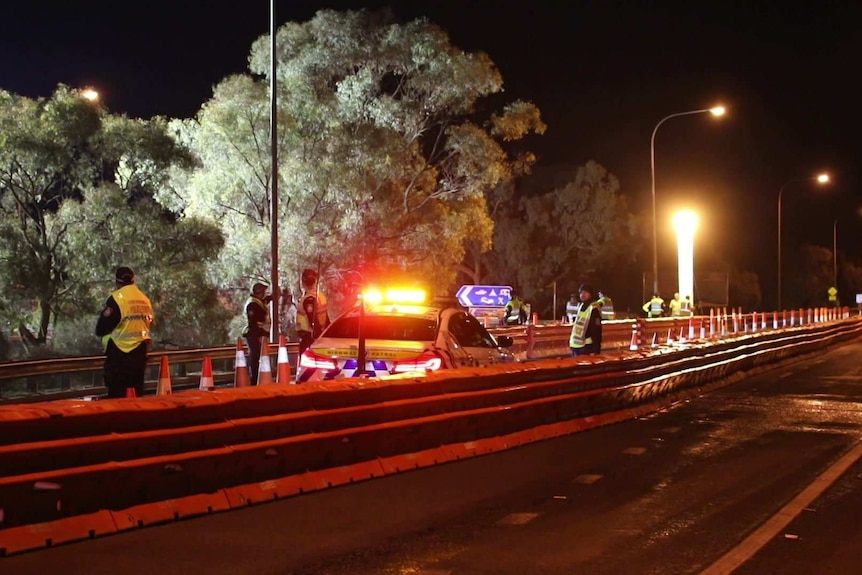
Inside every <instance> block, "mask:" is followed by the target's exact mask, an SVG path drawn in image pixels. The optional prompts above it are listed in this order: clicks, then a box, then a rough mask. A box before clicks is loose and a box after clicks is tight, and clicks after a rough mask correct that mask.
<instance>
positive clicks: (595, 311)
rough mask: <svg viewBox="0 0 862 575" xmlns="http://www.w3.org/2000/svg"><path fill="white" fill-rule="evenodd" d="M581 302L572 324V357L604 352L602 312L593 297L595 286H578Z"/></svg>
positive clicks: (570, 338) (570, 346)
mask: <svg viewBox="0 0 862 575" xmlns="http://www.w3.org/2000/svg"><path fill="white" fill-rule="evenodd" d="M578 297H580V300H581V303H580V304H579V306H578V312H577V313H576V314H575V322H574V323H573V324H572V333H571V335H570V336H569V348H570V349H571V350H572V357H577V356H579V355H589V354H599V353H601V352H602V312H601V310H600V309H599V305H598V303H596V301H595V298H594V297H593V288H592V287H590V286H589V285H587V284H584V285H582V286H581V287H580V288H578Z"/></svg>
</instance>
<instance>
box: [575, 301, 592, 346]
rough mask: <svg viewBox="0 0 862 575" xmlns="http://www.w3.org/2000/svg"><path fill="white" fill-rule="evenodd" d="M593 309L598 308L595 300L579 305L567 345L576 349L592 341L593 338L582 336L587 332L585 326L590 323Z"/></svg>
mask: <svg viewBox="0 0 862 575" xmlns="http://www.w3.org/2000/svg"><path fill="white" fill-rule="evenodd" d="M593 310H596V311H598V310H599V305H598V304H597V303H596V302H593V303H590V304H582V305H581V306H580V309H579V310H578V312H577V313H576V314H575V322H574V325H572V335H571V336H569V347H573V348H575V349H578V348H582V347H584V346H585V345H589V344H591V343H593V338H591V337H584V336H585V335H586V333H587V326H588V325H590V319H591V318H592V316H593Z"/></svg>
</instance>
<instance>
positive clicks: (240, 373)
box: [233, 337, 251, 387]
mask: <svg viewBox="0 0 862 575" xmlns="http://www.w3.org/2000/svg"><path fill="white" fill-rule="evenodd" d="M233 385H234V387H248V386H250V385H251V378H250V376H249V374H248V362H246V360H245V348H244V347H243V345H242V338H241V337H238V338H236V361H234V376H233Z"/></svg>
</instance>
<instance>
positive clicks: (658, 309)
mask: <svg viewBox="0 0 862 575" xmlns="http://www.w3.org/2000/svg"><path fill="white" fill-rule="evenodd" d="M643 310H644V311H645V312H646V314H647V317H661V316H662V314H663V313H664V300H663V299H661V296H660V295H658V292H656V293H654V294H653V296H652V299H651V300H649V301H648V302H646V303H645V304H644V305H643Z"/></svg>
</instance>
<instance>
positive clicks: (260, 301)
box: [242, 282, 272, 385]
mask: <svg viewBox="0 0 862 575" xmlns="http://www.w3.org/2000/svg"><path fill="white" fill-rule="evenodd" d="M268 287H269V286H267V285H266V284H262V283H260V282H258V283H256V284H254V285H253V286H252V287H251V294H250V295H249V298H248V301H246V302H245V317H246V320H247V324H246V327H245V329H244V330H243V332H242V335H243V337H244V338H245V341H246V343H247V344H248V375H249V382H250V383H251V384H252V385H257V372H258V370H259V369H260V350H261V348H262V347H263V346H262V345H261V341H260V339H261V338H262V337H265V338H267V339H269V330H270V329H271V328H272V323H271V322H272V319H271V318H270V314H269V302H271V301H272V296H271V295H267V294H266V290H267V288H268Z"/></svg>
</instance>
